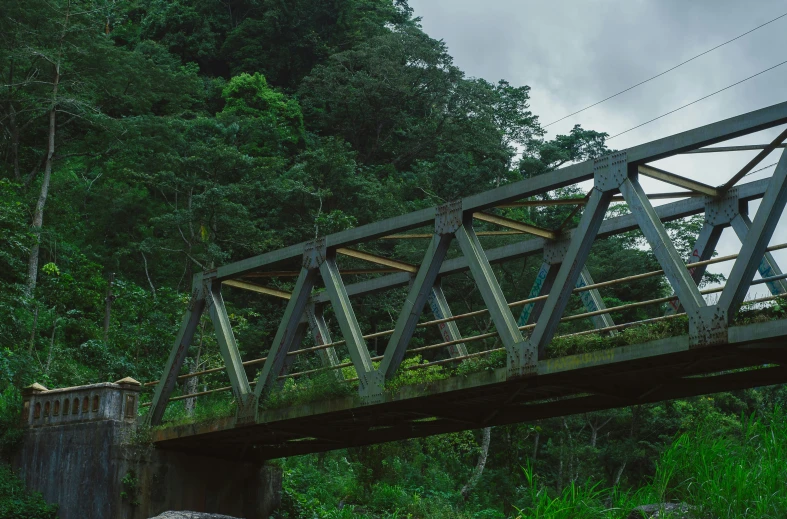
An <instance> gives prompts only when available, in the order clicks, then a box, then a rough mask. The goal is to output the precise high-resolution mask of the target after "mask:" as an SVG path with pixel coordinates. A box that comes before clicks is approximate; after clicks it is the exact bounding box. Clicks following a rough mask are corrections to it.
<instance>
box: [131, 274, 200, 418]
mask: <svg viewBox="0 0 787 519" xmlns="http://www.w3.org/2000/svg"><path fill="white" fill-rule="evenodd" d="M204 309H205V292H204V288H203V286H202V273H201V272H200V273H198V274H195V275H194V280H193V283H192V293H191V301H190V302H189V307H188V309H187V310H186V313H185V314H183V319H182V320H181V323H180V330H178V336H177V337H176V338H175V344H174V345H173V347H172V350H170V353H169V359H167V364H166V366H165V367H164V374H163V376H162V377H161V378H160V379H159V382H158V384H156V391H155V393H154V394H153V401H152V402H151V405H150V412H149V413H148V415H147V417H146V419H145V421H146V423H147V424H148V425H159V424H160V423H161V419H162V418H163V417H164V411H165V410H166V409H167V403H168V402H169V397H170V395H171V394H172V390H173V389H174V388H175V382H177V379H178V374H180V368H182V367H183V361H184V360H186V355H187V354H188V351H189V346H191V340H192V339H193V338H194V332H195V331H196V330H197V325H198V324H199V320H200V318H201V317H202V312H203V310H204Z"/></svg>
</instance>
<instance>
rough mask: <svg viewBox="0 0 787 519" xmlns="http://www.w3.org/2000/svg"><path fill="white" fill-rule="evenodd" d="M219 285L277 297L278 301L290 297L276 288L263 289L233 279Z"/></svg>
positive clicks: (287, 293) (262, 287)
mask: <svg viewBox="0 0 787 519" xmlns="http://www.w3.org/2000/svg"><path fill="white" fill-rule="evenodd" d="M221 284H222V285H227V286H228V287H234V288H240V289H241V290H248V291H250V292H257V293H258V294H265V295H266V296H273V297H278V298H280V299H289V298H290V296H291V295H292V294H290V293H289V292H285V291H283V290H278V289H276V288H271V287H264V286H260V285H255V284H254V283H246V282H245V281H237V280H234V279H228V280H226V281H222V282H221Z"/></svg>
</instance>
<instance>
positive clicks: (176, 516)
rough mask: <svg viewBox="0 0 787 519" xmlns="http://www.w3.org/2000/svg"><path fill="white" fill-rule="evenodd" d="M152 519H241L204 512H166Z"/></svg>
mask: <svg viewBox="0 0 787 519" xmlns="http://www.w3.org/2000/svg"><path fill="white" fill-rule="evenodd" d="M150 519H239V518H238V517H230V516H228V515H220V514H206V513H204V512H164V513H163V514H161V515H157V516H156V517H151V518H150Z"/></svg>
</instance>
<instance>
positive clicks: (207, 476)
mask: <svg viewBox="0 0 787 519" xmlns="http://www.w3.org/2000/svg"><path fill="white" fill-rule="evenodd" d="M132 430H133V425H130V424H127V423H124V422H118V421H114V420H106V421H97V422H86V423H78V424H64V425H52V426H48V427H40V428H31V429H29V430H28V432H27V436H26V439H25V442H24V445H23V447H22V449H21V450H20V451H19V453H18V454H17V456H16V459H15V465H16V467H17V469H18V470H19V471H20V473H21V474H22V477H23V478H24V479H25V482H26V483H27V485H28V487H29V488H32V489H35V490H38V491H40V492H41V493H42V494H43V495H44V498H45V499H46V500H47V501H48V502H51V503H57V504H58V505H59V506H60V519H92V518H95V519H147V518H149V517H151V516H154V515H156V514H159V513H161V512H164V511H168V510H193V511H198V512H212V513H222V514H226V515H230V516H235V517H241V518H244V519H256V518H263V517H264V518H265V519H267V518H268V517H269V515H270V514H271V513H272V512H273V510H274V509H275V508H276V507H278V503H279V502H280V489H281V472H280V471H279V470H278V469H276V468H274V467H270V466H261V465H259V464H255V463H244V462H237V461H236V462H231V461H226V460H217V459H213V458H209V457H204V456H195V455H190V454H182V453H178V452H170V451H160V450H157V449H155V448H153V447H152V446H139V445H131V444H129V443H128V440H129V436H130V432H131V431H132Z"/></svg>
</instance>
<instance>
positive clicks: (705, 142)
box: [216, 102, 787, 280]
mask: <svg viewBox="0 0 787 519" xmlns="http://www.w3.org/2000/svg"><path fill="white" fill-rule="evenodd" d="M785 123H787V102H785V103H780V104H777V105H773V106H770V107H767V108H763V109H760V110H756V111H754V112H749V113H746V114H743V115H739V116H737V117H732V118H730V119H726V120H723V121H719V122H716V123H712V124H708V125H705V126H701V127H699V128H695V129H693V130H689V131H686V132H682V133H678V134H676V135H671V136H669V137H665V138H662V139H658V140H655V141H652V142H649V143H646V144H642V145H639V146H634V147H633V148H629V149H628V150H627V156H628V161H629V163H631V164H637V165H639V164H646V163H648V162H653V161H656V160H659V159H662V158H666V157H670V156H673V155H678V154H680V153H684V152H686V151H691V150H694V149H697V148H702V147H705V146H709V145H712V144H716V143H718V142H722V141H725V140H729V139H734V138H735V137H740V136H742V135H748V134H750V133H754V132H757V131H760V130H764V129H767V128H773V127H774V126H779V125H781V124H785ZM593 174H594V170H593V162H592V161H585V162H582V163H579V164H574V165H571V166H567V167H565V168H561V169H558V170H556V171H553V172H551V173H550V174H549V175H538V176H536V177H533V178H530V179H526V180H521V181H519V182H512V183H511V184H506V185H504V186H501V187H498V188H496V189H492V190H490V191H487V192H484V193H479V194H477V195H473V196H470V197H467V198H465V199H464V200H462V208H463V210H464V211H466V212H468V211H469V212H478V211H482V210H484V209H487V208H490V207H494V206H496V205H499V204H501V203H506V202H513V201H516V200H521V199H523V198H529V197H532V196H535V195H538V194H542V193H546V192H549V191H553V190H555V189H557V188H560V187H565V186H568V185H572V184H576V183H578V182H583V181H585V180H590V179H592V178H593ZM434 211H435V209H434V208H428V209H422V210H420V211H416V212H414V213H410V214H406V215H402V216H397V217H394V218H389V219H387V220H383V221H381V222H375V223H372V224H368V225H362V226H360V227H356V228H353V229H348V230H346V231H341V232H339V233H335V234H331V235H329V236H326V244H327V246H328V247H350V246H352V245H353V244H356V243H361V242H364V241H370V240H374V239H377V238H380V237H382V236H387V235H390V234H394V233H399V232H404V231H408V230H411V229H416V228H418V227H422V226H424V225H429V224H430V223H431V222H432V221H433V219H434V214H435V212H434ZM304 246H305V244H303V243H301V244H298V245H293V246H291V247H286V248H284V249H280V250H277V251H272V252H268V253H265V254H261V255H259V256H255V257H252V258H247V259H245V260H241V261H238V262H235V263H231V264H229V265H224V266H221V267H219V268H218V269H216V278H217V279H219V280H224V279H232V278H237V277H239V276H242V275H245V274H246V273H249V272H253V271H255V270H259V269H261V268H265V267H270V266H273V265H276V264H281V263H283V262H287V261H291V260H293V259H296V258H298V257H300V256H301V254H302V253H303V247H304Z"/></svg>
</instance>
